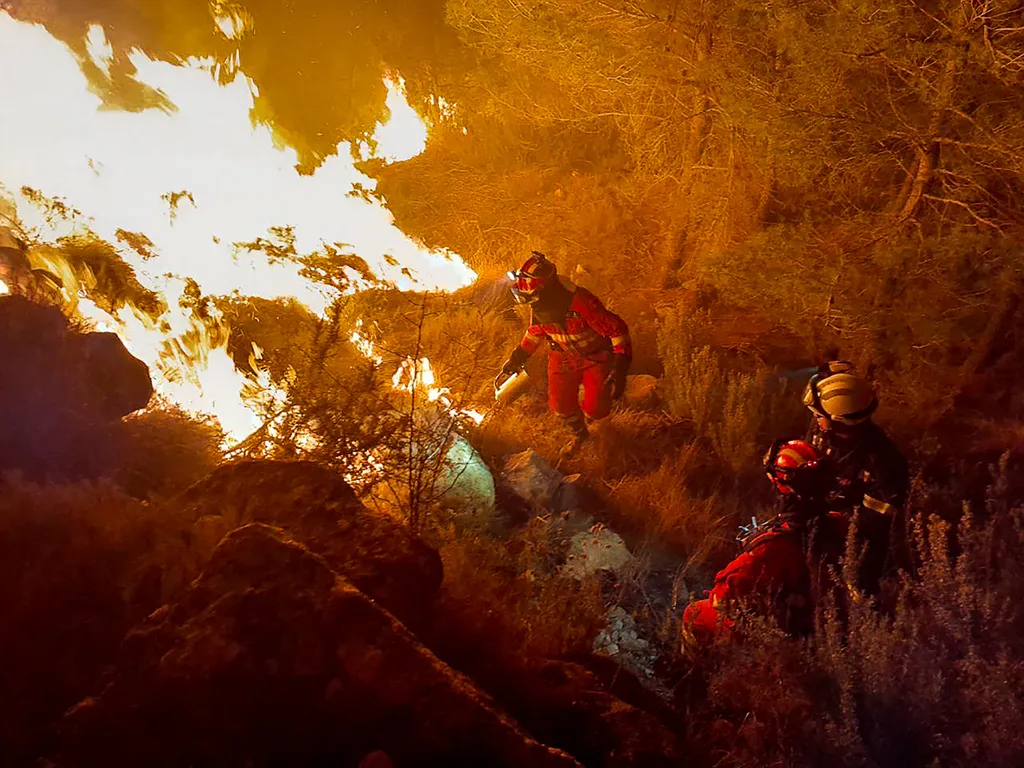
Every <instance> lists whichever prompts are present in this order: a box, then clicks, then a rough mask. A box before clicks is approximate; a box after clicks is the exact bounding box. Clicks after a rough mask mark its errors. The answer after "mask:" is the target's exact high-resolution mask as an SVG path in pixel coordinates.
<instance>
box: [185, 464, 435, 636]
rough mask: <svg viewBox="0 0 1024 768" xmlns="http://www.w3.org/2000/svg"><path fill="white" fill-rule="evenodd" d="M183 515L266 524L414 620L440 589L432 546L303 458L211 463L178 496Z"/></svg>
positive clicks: (227, 523) (206, 523) (232, 524)
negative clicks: (217, 465)
mask: <svg viewBox="0 0 1024 768" xmlns="http://www.w3.org/2000/svg"><path fill="white" fill-rule="evenodd" d="M179 502H180V504H181V506H182V508H183V509H184V512H185V515H186V517H187V518H188V519H190V520H194V521H197V522H199V521H202V522H203V527H204V529H209V528H210V527H211V525H210V523H211V521H210V519H208V518H221V519H222V520H223V521H224V526H223V527H224V529H225V530H231V529H233V528H237V527H239V526H242V525H246V524H247V523H266V524H267V525H273V526H277V527H280V528H283V529H285V530H286V531H288V533H289V535H290V536H292V537H293V538H295V539H296V540H298V541H301V542H302V543H303V544H305V545H306V546H308V547H309V548H310V549H311V550H312V551H313V552H315V553H316V554H318V555H320V556H321V557H323V558H324V559H325V560H326V561H327V563H328V564H329V565H330V567H331V568H332V569H333V570H334V571H335V572H336V573H337V574H338V575H339V576H342V577H344V578H345V579H346V580H347V581H348V582H350V583H351V584H352V585H353V586H355V587H356V588H357V589H359V590H361V591H362V592H365V593H366V594H367V595H368V596H369V597H371V598H373V599H374V600H376V601H377V602H379V603H380V604H381V605H382V606H383V607H384V608H386V609H387V610H388V611H390V612H391V613H393V614H394V615H395V616H397V617H398V618H399V619H401V620H402V621H403V622H406V623H411V624H415V623H416V622H417V620H418V619H420V618H422V617H423V616H424V614H425V612H426V611H428V610H429V608H430V606H431V604H432V602H433V599H434V597H435V596H436V594H437V592H438V590H439V589H440V587H441V579H442V576H443V570H442V566H441V558H440V556H439V555H438V553H437V551H436V550H435V549H433V548H432V547H430V546H428V545H426V544H424V543H423V542H422V541H420V540H419V539H417V538H416V537H414V536H413V535H412V534H411V533H410V532H409V530H408V529H407V528H406V526H405V525H404V524H402V523H401V522H399V521H398V520H395V519H393V518H391V517H388V516H386V515H384V514H381V513H378V512H374V511H373V510H370V509H367V508H366V507H365V506H363V504H362V503H361V502H360V501H359V499H357V498H356V496H355V493H353V491H352V489H351V488H350V487H349V485H348V484H347V483H346V482H345V481H344V480H343V479H342V478H341V477H340V476H339V475H338V474H337V473H336V472H334V471H333V470H330V469H327V468H326V467H322V466H320V465H318V464H314V463H313V462H305V461H296V462H288V461H243V462H239V463H237V464H229V465H226V466H224V467H221V468H219V469H217V470H216V471H215V472H214V473H213V474H212V475H210V477H208V478H207V479H206V480H204V481H202V482H201V483H198V484H197V485H195V486H193V487H192V488H190V489H189V490H188V491H187V492H186V493H185V494H183V495H182V497H181V498H180V500H179Z"/></svg>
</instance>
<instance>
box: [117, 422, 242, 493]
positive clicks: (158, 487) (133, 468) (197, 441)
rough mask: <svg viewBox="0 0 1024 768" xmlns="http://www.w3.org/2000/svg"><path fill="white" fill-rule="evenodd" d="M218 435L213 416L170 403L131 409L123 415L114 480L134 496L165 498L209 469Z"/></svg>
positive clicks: (217, 460) (218, 452)
mask: <svg viewBox="0 0 1024 768" xmlns="http://www.w3.org/2000/svg"><path fill="white" fill-rule="evenodd" d="M223 437H224V435H223V432H222V431H221V429H220V427H219V426H218V424H217V423H216V422H215V421H214V420H211V419H202V418H197V417H193V416H191V415H189V414H187V413H185V412H184V411H182V410H181V409H180V408H178V407H177V406H175V405H172V404H169V403H161V404H159V405H158V406H157V407H155V408H153V407H151V408H149V409H147V410H145V411H141V412H139V413H135V414H133V415H131V416H129V417H128V418H126V419H124V429H123V430H122V432H121V445H120V462H119V466H118V471H117V476H116V479H117V482H118V484H119V485H120V486H121V487H122V488H124V489H125V491H126V492H127V493H129V494H130V495H131V496H134V497H135V498H140V499H151V500H153V499H166V498H169V497H171V496H173V495H175V494H177V493H179V492H181V491H183V490H185V489H186V488H188V487H189V486H190V485H192V484H193V483H196V482H198V481H199V480H201V479H203V478H204V477H205V476H206V475H208V474H209V473H210V472H212V471H213V468H214V467H216V466H217V464H219V463H220V461H221V459H222V458H223V454H222V453H221V450H220V446H221V443H222V440H223Z"/></svg>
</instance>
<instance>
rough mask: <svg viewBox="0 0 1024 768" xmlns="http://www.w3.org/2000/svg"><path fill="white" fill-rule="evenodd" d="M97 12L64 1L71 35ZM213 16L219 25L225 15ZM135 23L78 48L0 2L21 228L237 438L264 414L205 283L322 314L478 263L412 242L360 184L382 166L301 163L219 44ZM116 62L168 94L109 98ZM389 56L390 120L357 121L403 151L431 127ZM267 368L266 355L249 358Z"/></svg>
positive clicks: (441, 282) (74, 290)
mask: <svg viewBox="0 0 1024 768" xmlns="http://www.w3.org/2000/svg"><path fill="white" fill-rule="evenodd" d="M20 8H21V10H22V11H26V7H25V6H21V7H20ZM36 10H39V9H38V8H36ZM82 10H83V9H81V8H79V11H82ZM87 18H91V17H88V16H87V15H86V16H79V17H76V16H70V17H67V18H64V17H62V19H61V21H60V22H59V23H58V24H57V27H58V29H57V31H58V32H59V33H60V34H62V35H65V36H66V35H68V34H71V32H69V30H70V29H77V27H76V26H75V24H76V23H77V22H74V19H79V20H80V21H82V22H83V23H84V21H85V20H87ZM175 18H176V19H177V20H178V21H181V22H187V21H188V18H189V17H188V15H187V14H184V15H182V16H180V17H178V16H176V17H175ZM205 20H206V24H207V26H208V27H209V29H210V30H212V32H211V33H210V34H211V35H213V34H214V33H216V32H217V27H216V25H215V23H214V21H215V19H214V18H213V17H212V16H210V15H209V14H207V16H206V17H205ZM127 26H129V27H130V26H132V25H131V24H129V25H127ZM118 29H123V27H122V26H121V25H118ZM150 31H152V30H150ZM139 34H141V35H143V37H142V38H138V39H137V38H133V37H131V36H129V38H118V37H117V33H111V37H110V39H109V40H108V38H107V37H106V35H105V34H104V32H103V31H102V30H101V29H100V28H99V27H96V26H92V27H88V28H87V30H86V33H85V36H84V38H82V39H81V40H77V39H76V41H75V42H74V44H72V45H71V46H70V49H69V48H65V47H64V46H62V45H61V44H60V43H59V42H58V41H57V40H55V39H54V38H51V37H50V36H49V35H48V34H47V32H46V31H44V30H43V29H42V28H40V27H35V26H31V25H29V24H27V23H24V22H19V21H16V20H15V19H14V18H13V17H11V16H9V15H6V14H4V15H0V36H2V38H3V40H4V45H3V51H4V52H3V54H2V55H3V56H5V57H7V58H6V60H5V66H6V67H7V68H9V69H11V70H12V71H13V69H15V68H21V69H22V70H23V71H25V72H26V75H25V77H19V78H11V79H9V80H7V81H5V83H4V85H3V86H2V87H0V101H2V102H3V103H4V104H5V105H7V107H8V108H9V109H11V110H12V111H17V112H18V113H19V114H21V115H22V118H21V119H19V120H16V121H11V122H6V123H5V125H4V128H3V136H2V139H3V141H2V144H3V146H4V148H5V150H4V154H3V156H2V157H0V179H2V181H3V184H4V185H5V186H6V188H7V189H8V191H9V193H11V194H12V196H13V199H14V200H15V202H16V203H17V205H16V214H14V215H8V217H7V219H8V221H7V231H8V232H13V233H16V234H17V235H18V237H19V239H20V241H21V242H22V244H23V249H22V250H24V253H25V255H27V261H28V262H29V263H30V264H31V266H32V267H34V268H35V269H37V270H44V271H45V272H46V274H49V275H53V276H56V278H57V283H58V284H59V291H60V292H62V293H63V294H64V299H65V300H66V301H68V302H69V303H70V305H71V307H72V310H73V311H75V312H79V313H81V314H82V315H83V316H84V317H88V318H90V319H92V320H93V321H96V322H99V323H100V324H102V325H104V327H109V328H111V329H115V330H117V331H118V332H119V333H121V335H122V336H123V337H124V338H125V339H126V341H127V343H128V344H129V345H130V346H131V347H132V348H133V351H134V352H135V353H136V354H137V355H139V356H140V357H142V358H143V359H145V360H146V361H147V362H148V363H149V364H150V366H151V367H152V368H153V369H154V370H155V371H158V372H160V374H161V377H160V379H161V389H162V391H163V392H164V394H165V395H167V396H169V397H171V398H172V399H173V400H175V401H177V402H179V403H181V404H182V405H183V406H185V407H187V408H192V409H195V410H200V411H205V412H210V413H216V414H217V415H218V416H219V417H220V418H221V420H222V421H223V422H224V423H225V426H226V428H227V430H228V432H229V434H230V435H232V436H233V437H234V438H235V439H241V438H242V437H244V436H245V435H247V434H248V433H249V432H251V431H252V430H253V429H254V428H255V427H256V426H258V423H259V422H258V421H257V420H255V417H254V415H253V414H252V413H251V412H250V411H249V409H248V408H246V407H245V406H244V404H243V402H242V396H243V393H244V392H245V391H246V390H247V389H249V388H251V385H250V384H249V383H247V380H246V377H245V376H243V375H241V374H239V373H236V371H235V367H234V364H233V361H232V359H231V358H230V357H229V356H228V355H227V354H226V353H225V343H226V341H227V338H228V334H227V332H226V330H227V326H226V325H225V323H224V321H223V317H222V312H221V310H220V309H219V308H218V307H217V305H216V303H210V302H209V301H206V300H204V299H203V298H202V297H204V296H231V295H234V296H258V297H264V298H271V299H273V298H284V297H288V298H291V299H294V300H297V301H299V302H301V304H302V305H304V306H305V307H306V308H307V309H308V310H309V311H312V312H313V313H315V314H322V313H323V312H324V311H325V309H326V307H327V306H328V305H329V304H330V302H331V301H332V300H333V297H336V296H337V295H338V294H339V292H341V293H349V292H351V291H353V290H357V289H358V288H359V287H366V286H369V285H377V284H381V281H383V283H385V284H394V285H397V286H401V287H405V288H412V287H424V288H427V289H445V288H453V287H457V286H459V285H464V284H466V283H467V282H469V281H471V280H472V279H473V273H472V271H471V270H469V269H468V268H466V267H465V266H464V265H463V264H462V263H461V260H459V259H458V257H455V256H453V255H451V254H447V253H427V252H426V251H424V250H423V249H421V248H420V247H419V246H417V245H416V244H415V243H413V242H411V241H410V240H409V239H408V238H406V237H405V236H404V235H403V234H402V233H401V232H400V231H398V230H397V229H395V228H394V227H393V226H392V225H391V221H390V214H389V213H388V212H387V210H386V209H385V208H383V207H382V206H381V205H380V204H379V203H378V202H377V201H375V200H368V199H364V198H363V197H360V196H358V195H350V194H349V193H350V191H352V190H353V188H354V187H355V186H356V185H359V187H360V188H362V189H365V188H367V187H371V188H372V185H373V182H372V181H371V180H370V179H368V178H366V177H365V176H362V175H361V174H360V173H359V172H358V171H357V170H356V169H355V167H354V165H353V163H352V161H351V160H350V159H347V154H346V155H342V156H335V157H333V158H331V159H330V160H329V161H328V162H327V163H325V164H323V165H322V166H321V167H320V168H318V169H317V171H316V172H315V173H313V174H311V175H300V174H299V172H298V171H297V169H296V168H297V166H298V165H299V164H300V161H299V157H298V155H297V154H296V152H295V151H294V150H292V149H285V148H281V147H280V146H278V145H276V144H275V138H274V136H272V134H271V132H270V131H269V130H267V129H266V128H264V127H260V126H259V125H256V126H254V125H253V124H252V122H251V120H250V117H251V115H252V114H253V111H254V110H256V111H257V112H258V111H259V106H258V103H257V102H258V97H257V96H256V95H255V94H256V93H258V85H257V84H254V83H253V82H252V81H249V80H247V79H246V78H244V77H242V76H240V75H239V76H237V77H236V76H229V75H227V74H225V72H224V71H223V70H221V69H218V65H217V64H216V63H215V62H213V61H212V60H209V59H208V60H205V61H201V60H198V59H188V60H185V55H186V54H185V53H182V50H183V49H181V48H174V49H173V50H172V49H171V48H167V47H164V48H162V49H161V52H160V55H161V56H162V58H164V59H172V60H174V61H175V62H176V63H175V64H170V63H159V62H157V61H155V60H154V59H151V58H150V57H149V56H147V55H146V54H144V53H141V52H140V51H139V50H137V47H141V48H145V49H146V50H147V51H150V52H153V51H154V50H155V49H158V48H161V45H164V46H169V45H170V40H169V38H163V37H158V38H146V37H145V35H146V34H147V31H146V30H145V29H143V30H141V31H140V32H139ZM185 37H186V38H187V37H188V35H185ZM211 39H213V38H211ZM191 40H192V42H193V43H194V44H196V45H198V44H199V43H198V38H195V37H193V38H191ZM161 41H162V42H161ZM78 43H81V45H79V44H78ZM182 44H184V43H182ZM201 47H202V46H201V45H200V48H201ZM129 49H131V50H132V52H131V53H129ZM174 51H177V53H175V52H174ZM209 52H210V51H204V50H198V51H195V50H193V51H191V52H189V53H188V54H187V55H192V54H193V53H209ZM154 55H156V54H155V53H154ZM119 66H121V67H122V68H123V67H128V68H130V70H131V72H132V77H133V81H134V82H136V83H138V84H140V86H145V87H146V88H149V89H150V92H151V93H152V94H157V95H159V99H158V100H155V101H154V100H152V99H151V100H150V101H149V102H147V103H146V104H142V105H137V106H139V109H137V110H129V111H124V110H123V109H122V110H117V109H109V108H104V105H107V106H120V107H125V106H130V105H125V104H121V105H117V104H113V105H111V104H110V99H109V98H108V97H109V96H110V94H109V93H107V92H106V91H103V89H97V87H96V82H95V77H94V76H95V75H96V74H97V73H100V74H102V73H106V74H107V75H111V76H112V73H115V72H116V71H117V68H118V67H119ZM376 71H377V77H376V86H377V87H378V88H379V89H380V95H381V96H382V99H383V102H382V105H381V106H382V107H385V109H382V110H380V111H379V113H378V115H377V116H378V117H381V118H385V117H387V118H389V119H388V121H387V122H386V123H383V122H382V123H381V124H377V122H376V121H375V122H374V123H373V124H372V125H373V129H374V131H376V133H375V134H374V131H370V132H369V133H367V131H365V130H363V131H362V132H361V133H360V131H354V132H353V133H352V137H353V138H360V137H363V138H366V139H368V141H369V143H368V144H367V143H364V145H363V148H362V150H361V151H362V152H363V153H365V154H369V153H373V154H374V155H375V156H378V157H382V158H388V159H391V160H394V159H400V158H402V157H408V156H409V155H411V154H415V153H416V152H419V151H421V150H422V147H423V142H424V139H425V134H426V128H425V126H424V125H423V123H422V121H421V120H420V119H419V118H418V117H417V116H416V114H415V112H413V111H412V110H411V109H410V107H409V106H408V104H407V103H406V102H405V100H404V98H403V95H402V91H401V89H400V86H399V85H398V84H397V83H394V82H390V81H389V82H385V81H384V80H382V79H381V77H380V69H379V67H378V68H377V69H376ZM211 73H216V74H217V75H219V78H220V82H218V81H217V80H215V79H214V78H212V77H211ZM87 75H91V76H90V77H89V78H88V79H87ZM335 143H336V142H335ZM371 144H372V146H371ZM28 146H34V147H38V148H41V149H42V151H33V152H26V151H25V148H26V147H28ZM268 231H269V232H268ZM9 252H10V253H16V252H17V249H9ZM257 359H258V354H257V355H256V356H255V357H254V358H253V360H254V361H255V360H257ZM258 373H259V371H258V363H257V368H256V370H255V371H252V372H251V373H250V375H251V376H253V377H255V376H257V374H258ZM262 386H263V387H264V388H266V387H268V386H270V382H269V380H268V379H267V378H266V377H265V376H264V377H263V379H262Z"/></svg>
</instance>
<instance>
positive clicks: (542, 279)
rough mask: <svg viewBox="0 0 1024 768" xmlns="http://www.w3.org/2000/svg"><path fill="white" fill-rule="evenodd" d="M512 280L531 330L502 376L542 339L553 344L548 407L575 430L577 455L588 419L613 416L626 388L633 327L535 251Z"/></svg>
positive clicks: (573, 443)
mask: <svg viewBox="0 0 1024 768" xmlns="http://www.w3.org/2000/svg"><path fill="white" fill-rule="evenodd" d="M509 277H510V278H511V279H512V280H513V283H512V295H513V296H514V297H515V300H516V302H518V303H520V304H529V305H530V327H529V328H527V330H526V335H525V336H523V340H522V342H521V343H520V345H519V347H517V348H516V350H515V351H514V352H513V353H512V354H511V356H509V359H508V361H507V362H506V363H505V365H504V367H503V368H502V374H505V375H511V374H513V373H516V372H517V371H519V370H521V369H522V368H523V367H524V366H525V365H526V361H527V360H528V359H529V357H530V355H532V354H533V353H534V351H536V349H537V347H538V346H540V343H541V341H542V340H543V339H547V340H548V344H549V345H550V348H551V349H550V353H549V354H548V404H549V405H550V407H551V410H553V411H555V412H556V413H557V414H559V415H560V416H562V417H563V418H564V419H565V421H566V424H568V426H569V428H570V429H571V430H572V431H573V435H574V437H573V439H572V441H571V442H570V443H569V444H568V445H566V447H565V449H564V451H563V452H564V453H567V454H568V453H573V452H575V451H576V449H578V448H579V446H580V444H581V443H582V442H583V441H584V440H586V439H587V436H588V434H589V433H588V430H587V424H586V419H591V420H595V421H596V420H598V419H602V418H604V417H605V416H607V415H608V412H609V411H610V410H611V406H612V401H613V400H617V399H618V398H619V397H621V396H622V393H623V391H624V390H625V388H626V374H627V373H628V371H629V365H630V362H631V361H632V355H633V350H632V347H631V345H630V340H629V328H628V327H627V326H626V323H625V321H624V320H623V319H622V318H621V317H619V316H618V315H616V314H614V313H613V312H609V311H608V310H607V309H605V307H604V305H603V304H602V303H601V302H600V300H598V298H597V297H596V296H594V294H592V293H591V292H590V291H588V290H586V289H585V288H577V287H576V286H574V285H573V284H572V283H570V282H569V281H567V280H565V279H563V278H559V276H558V272H557V270H556V269H555V265H554V264H552V263H551V262H550V261H548V259H547V257H546V256H545V255H544V254H543V253H539V252H537V251H533V252H532V255H531V256H530V258H529V259H527V260H526V263H525V264H523V266H522V267H521V268H520V269H519V270H518V271H516V272H512V273H509ZM581 383H582V384H583V408H582V410H581V409H580V398H579V389H580V384H581Z"/></svg>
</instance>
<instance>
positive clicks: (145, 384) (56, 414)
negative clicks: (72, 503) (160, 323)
mask: <svg viewBox="0 0 1024 768" xmlns="http://www.w3.org/2000/svg"><path fill="white" fill-rule="evenodd" d="M152 394H153V385H152V382H151V381H150V377H149V370H148V368H147V367H146V365H145V363H143V362H142V361H140V360H138V359H136V358H134V357H132V356H131V354H129V352H128V350H127V349H125V347H124V345H123V344H122V343H121V341H120V339H118V338H117V336H115V335H114V334H110V333H85V334H83V333H79V332H77V331H75V330H73V329H71V328H70V327H69V325H68V321H67V320H66V319H65V317H64V316H63V315H62V314H61V312H60V311H59V310H58V309H56V308H54V307H49V306H44V305H40V304H34V303H32V302H31V301H29V300H28V299H25V298H22V297H20V296H3V297H0V402H3V403H4V408H3V409H2V411H0V470H20V471H21V472H23V473H25V474H26V475H27V476H28V477H30V478H33V479H72V480H76V479H82V478H93V477H97V476H98V475H100V474H102V473H103V472H105V471H106V470H108V469H109V468H110V466H111V464H113V462H114V453H115V452H116V445H117V435H116V433H117V430H118V428H119V427H120V422H119V420H120V418H121V417H122V416H125V415H127V414H129V413H131V412H132V411H135V410H138V409H140V408H143V407H145V406H146V404H147V403H148V402H149V399H150V397H151V396H152Z"/></svg>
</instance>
